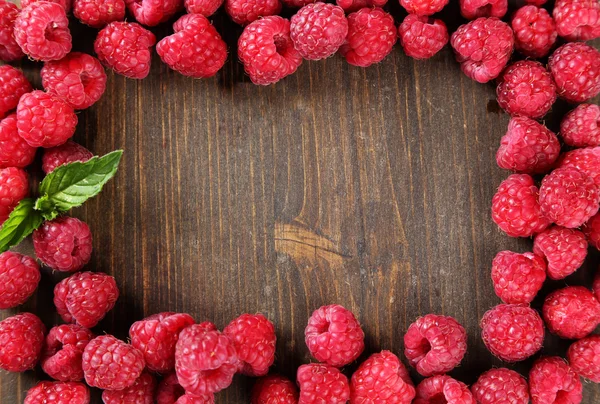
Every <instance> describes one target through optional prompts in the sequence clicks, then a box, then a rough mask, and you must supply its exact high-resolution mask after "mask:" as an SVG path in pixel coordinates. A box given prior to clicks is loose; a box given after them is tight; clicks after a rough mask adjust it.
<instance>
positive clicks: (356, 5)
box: [282, 0, 388, 13]
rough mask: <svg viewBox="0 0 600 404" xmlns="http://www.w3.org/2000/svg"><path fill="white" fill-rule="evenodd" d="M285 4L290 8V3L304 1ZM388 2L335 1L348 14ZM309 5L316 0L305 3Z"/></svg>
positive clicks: (371, 0)
mask: <svg viewBox="0 0 600 404" xmlns="http://www.w3.org/2000/svg"><path fill="white" fill-rule="evenodd" d="M282 1H283V3H284V4H286V5H288V7H289V6H290V5H289V3H290V2H295V3H300V2H302V1H303V0H292V1H290V0H282ZM387 1H388V0H335V2H336V4H337V5H338V6H340V7H341V8H343V9H344V11H345V12H347V13H352V12H354V11H358V10H360V9H361V8H365V7H383V6H385V5H386V4H387ZM305 2H306V3H307V4H308V3H314V0H312V1H310V0H308V1H305ZM305 5H306V4H302V5H299V6H298V7H302V6H305Z"/></svg>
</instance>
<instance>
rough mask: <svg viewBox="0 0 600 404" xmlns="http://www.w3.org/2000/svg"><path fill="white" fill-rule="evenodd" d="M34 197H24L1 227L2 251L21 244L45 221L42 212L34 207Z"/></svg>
mask: <svg viewBox="0 0 600 404" xmlns="http://www.w3.org/2000/svg"><path fill="white" fill-rule="evenodd" d="M33 205H34V200H33V199H32V198H27V199H23V200H22V201H21V202H20V203H19V204H18V205H17V207H16V208H15V209H14V210H13V211H12V212H11V213H10V216H9V217H8V219H6V221H5V222H4V224H3V225H2V228H0V253H3V252H4V251H6V250H8V249H9V248H10V247H12V246H14V245H17V244H19V243H20V242H21V241H23V239H25V237H27V236H29V235H30V234H31V233H33V231H34V230H35V229H37V228H38V227H40V226H41V225H42V223H43V222H44V218H43V217H42V213H41V212H38V211H36V210H35V209H34V208H33Z"/></svg>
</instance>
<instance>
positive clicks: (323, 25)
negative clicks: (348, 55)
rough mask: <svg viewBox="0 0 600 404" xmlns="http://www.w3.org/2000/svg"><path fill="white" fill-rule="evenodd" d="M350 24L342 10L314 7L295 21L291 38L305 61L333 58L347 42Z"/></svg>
mask: <svg viewBox="0 0 600 404" xmlns="http://www.w3.org/2000/svg"><path fill="white" fill-rule="evenodd" d="M347 34H348V20H347V19H346V15H345V14H344V10H343V9H342V8H341V7H338V6H334V5H333V4H326V3H313V4H309V5H306V6H304V7H302V8H301V9H300V10H299V11H298V12H297V13H296V15H294V16H293V17H292V20H291V25H290V36H291V38H292V42H293V43H294V47H295V48H296V50H297V51H298V52H299V53H300V55H302V57H303V58H304V59H308V60H320V59H325V58H328V57H329V56H331V55H333V54H334V53H335V52H337V50H338V49H339V47H340V46H342V44H343V43H344V42H345V40H346V35H347Z"/></svg>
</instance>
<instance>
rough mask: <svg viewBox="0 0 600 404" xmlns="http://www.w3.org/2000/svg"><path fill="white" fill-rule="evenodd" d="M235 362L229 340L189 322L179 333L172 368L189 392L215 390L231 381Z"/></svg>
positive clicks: (217, 390) (209, 392)
mask: <svg viewBox="0 0 600 404" xmlns="http://www.w3.org/2000/svg"><path fill="white" fill-rule="evenodd" d="M238 366H239V362H238V357H237V353H236V350H235V346H234V344H233V342H232V341H231V340H230V339H229V338H228V337H227V336H225V335H223V334H221V333H220V332H219V331H217V330H211V329H210V328H208V327H207V326H206V324H197V325H191V326H189V327H187V328H186V329H184V330H183V331H182V332H181V334H179V340H178V341H177V345H176V347H175V371H176V372H177V379H178V380H179V384H181V386H182V387H183V388H184V389H185V390H186V392H188V393H190V394H196V395H203V394H208V395H210V394H212V393H216V392H219V391H221V390H223V389H225V388H227V387H229V385H230V384H231V381H232V379H233V376H234V375H235V372H236V371H237V370H238Z"/></svg>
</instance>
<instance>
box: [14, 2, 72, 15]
mask: <svg viewBox="0 0 600 404" xmlns="http://www.w3.org/2000/svg"><path fill="white" fill-rule="evenodd" d="M38 1H41V0H21V8H25V7H27V6H29V5H30V4H33V3H37V2H38ZM44 1H48V2H50V3H56V4H59V5H60V6H61V7H62V8H64V9H65V12H67V13H68V12H69V11H71V0H44Z"/></svg>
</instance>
